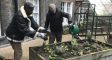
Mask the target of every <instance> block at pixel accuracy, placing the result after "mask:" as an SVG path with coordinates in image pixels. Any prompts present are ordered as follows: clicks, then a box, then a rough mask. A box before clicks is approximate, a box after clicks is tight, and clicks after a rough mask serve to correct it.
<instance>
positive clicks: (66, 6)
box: [61, 2, 73, 25]
mask: <svg viewBox="0 0 112 60" xmlns="http://www.w3.org/2000/svg"><path fill="white" fill-rule="evenodd" d="M72 8H73V2H61V10H62V11H63V12H66V13H69V14H70V15H71V16H72ZM67 21H68V20H67V19H66V18H64V20H63V25H66V24H68V22H67Z"/></svg>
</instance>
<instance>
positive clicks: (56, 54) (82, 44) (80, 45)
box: [29, 40, 112, 60]
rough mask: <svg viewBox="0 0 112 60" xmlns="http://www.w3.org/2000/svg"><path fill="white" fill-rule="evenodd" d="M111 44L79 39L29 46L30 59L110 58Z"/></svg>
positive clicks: (91, 59) (78, 59)
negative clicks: (76, 40)
mask: <svg viewBox="0 0 112 60" xmlns="http://www.w3.org/2000/svg"><path fill="white" fill-rule="evenodd" d="M111 48H112V46H111V45H108V44H105V43H102V42H99V41H95V40H79V41H78V42H77V43H74V42H71V41H68V42H63V43H58V44H51V45H44V46H38V47H31V48H30V52H29V53H30V58H29V59H30V60H100V59H103V58H105V59H106V58H107V60H109V57H111V58H110V60H111V59H112V49H111Z"/></svg>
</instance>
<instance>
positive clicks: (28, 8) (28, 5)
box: [24, 2, 34, 15]
mask: <svg viewBox="0 0 112 60" xmlns="http://www.w3.org/2000/svg"><path fill="white" fill-rule="evenodd" d="M24 9H25V12H26V14H27V15H31V14H32V13H33V9H34V5H33V4H32V3H30V2H26V3H25V4H24Z"/></svg>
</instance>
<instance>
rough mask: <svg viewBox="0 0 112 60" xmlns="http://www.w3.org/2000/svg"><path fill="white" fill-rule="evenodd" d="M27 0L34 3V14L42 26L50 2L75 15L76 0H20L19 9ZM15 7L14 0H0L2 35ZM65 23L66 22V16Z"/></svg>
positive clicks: (0, 28)
mask: <svg viewBox="0 0 112 60" xmlns="http://www.w3.org/2000/svg"><path fill="white" fill-rule="evenodd" d="M25 2H31V3H33V4H34V6H35V8H34V12H33V16H34V19H35V21H36V22H37V23H38V24H39V25H41V26H44V23H45V20H46V13H47V12H48V5H49V4H50V3H55V4H56V5H57V8H58V9H60V10H62V11H64V12H67V13H69V14H71V16H72V17H73V16H74V14H73V13H74V8H75V0H18V9H19V8H20V6H22V5H23V4H24V3H25ZM14 7H15V6H14V0H2V1H1V0H0V32H1V33H0V35H5V31H6V28H7V26H8V25H9V24H10V22H11V19H12V17H13V15H14ZM64 24H66V19H65V18H64Z"/></svg>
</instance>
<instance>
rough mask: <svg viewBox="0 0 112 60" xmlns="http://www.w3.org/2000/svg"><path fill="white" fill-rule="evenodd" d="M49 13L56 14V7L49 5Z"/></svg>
mask: <svg viewBox="0 0 112 60" xmlns="http://www.w3.org/2000/svg"><path fill="white" fill-rule="evenodd" d="M48 7H49V11H50V12H52V13H55V12H56V5H55V4H53V3H52V4H49V6H48Z"/></svg>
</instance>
